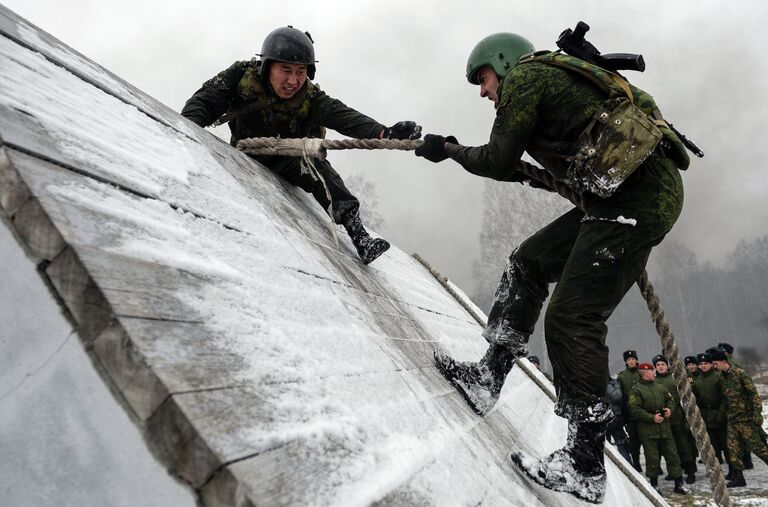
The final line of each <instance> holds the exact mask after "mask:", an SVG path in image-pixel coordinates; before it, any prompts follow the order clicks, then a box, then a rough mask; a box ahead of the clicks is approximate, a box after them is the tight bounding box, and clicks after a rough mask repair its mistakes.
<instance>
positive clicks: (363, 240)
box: [181, 26, 421, 264]
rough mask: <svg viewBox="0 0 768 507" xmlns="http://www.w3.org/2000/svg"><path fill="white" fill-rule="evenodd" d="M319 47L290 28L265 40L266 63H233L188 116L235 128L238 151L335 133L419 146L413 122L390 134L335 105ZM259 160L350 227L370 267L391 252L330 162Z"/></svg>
mask: <svg viewBox="0 0 768 507" xmlns="http://www.w3.org/2000/svg"><path fill="white" fill-rule="evenodd" d="M313 44H314V42H313V41H312V38H311V37H310V36H309V33H308V32H302V31H300V30H297V29H296V28H293V27H291V26H288V27H282V28H278V29H276V30H273V31H272V32H271V33H270V34H269V35H267V37H266V38H265V39H264V43H263V44H262V49H261V55H260V56H261V58H260V59H253V60H249V61H239V62H235V63H233V64H232V65H231V66H230V67H229V68H227V69H226V70H223V71H222V72H220V73H219V74H217V75H216V76H214V77H213V78H211V79H210V80H208V81H206V82H205V83H204V84H203V86H202V87H201V88H200V89H199V90H198V91H196V92H195V93H194V95H192V97H191V98H190V99H189V100H187V103H186V104H185V105H184V108H183V109H182V111H181V114H182V115H183V116H185V117H186V118H188V119H190V120H191V121H193V122H194V123H196V124H197V125H199V126H201V127H206V126H209V125H212V124H216V125H218V124H223V123H228V124H229V128H230V130H231V132H232V137H231V141H230V142H231V144H232V145H233V146H234V145H235V144H236V143H237V141H239V140H241V139H245V138H249V137H281V138H300V137H315V138H317V137H325V129H326V128H330V129H333V130H336V131H338V132H340V133H342V134H344V135H347V136H350V137H355V138H359V139H383V138H386V139H418V138H419V137H421V127H420V126H418V125H416V123H415V122H412V121H401V122H397V123H396V124H394V125H393V126H391V127H385V126H384V125H382V124H381V123H379V122H377V121H375V120H374V119H372V118H369V117H368V116H365V115H364V114H361V113H359V112H357V111H355V110H354V109H352V108H350V107H348V106H346V105H345V104H344V103H342V102H341V101H339V100H337V99H334V98H331V97H330V96H328V95H326V94H325V93H324V92H323V91H321V90H320V87H319V86H318V85H316V84H315V83H313V82H312V81H311V80H312V79H314V78H315V70H316V69H315V64H316V61H315V50H314V47H313ZM254 158H255V159H256V160H258V161H259V162H261V163H262V164H263V165H264V166H266V167H267V168H269V169H270V170H272V171H273V172H275V173H276V174H278V175H280V176H281V177H283V178H284V179H285V180H286V181H288V182H289V183H291V184H292V185H296V186H298V187H300V188H302V189H303V190H304V191H306V192H309V193H311V194H312V195H313V196H314V198H315V200H317V202H319V203H320V205H321V206H322V207H323V209H324V210H325V211H326V213H328V215H329V216H330V217H331V219H332V220H333V221H334V222H335V223H337V224H341V225H343V226H344V227H345V228H346V230H347V233H348V234H349V237H350V239H351V240H352V243H353V244H354V246H355V249H356V250H357V253H358V255H359V256H360V258H361V260H362V261H363V262H364V263H365V264H368V263H370V262H372V261H373V260H375V259H376V258H377V257H379V256H380V255H381V254H382V253H384V252H385V251H386V250H387V249H388V248H389V243H388V242H387V241H386V240H384V239H382V238H375V239H374V238H372V237H371V236H370V235H369V234H368V232H367V231H366V229H365V227H364V226H363V223H362V221H361V219H360V213H359V208H360V202H359V201H358V199H357V198H356V197H355V196H354V195H352V193H351V192H350V191H349V190H348V189H347V187H346V186H345V185H344V181H343V180H342V179H341V176H339V174H338V173H337V172H336V171H335V170H334V169H333V167H332V166H331V164H330V163H328V161H327V160H320V159H312V163H311V164H305V163H303V161H302V159H301V158H300V157H286V156H256V157H254Z"/></svg>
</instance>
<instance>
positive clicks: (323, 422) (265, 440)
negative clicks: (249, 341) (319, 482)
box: [147, 372, 468, 487]
mask: <svg viewBox="0 0 768 507" xmlns="http://www.w3.org/2000/svg"><path fill="white" fill-rule="evenodd" d="M409 375H410V373H409V372H387V373H386V374H376V375H373V376H369V377H361V376H354V377H328V378H323V379H318V380H317V382H315V383H306V384H274V385H259V386H255V387H251V388H237V389H222V390H215V391H202V392H195V393H185V394H178V395H173V396H171V398H169V399H168V400H166V402H165V403H164V404H163V405H162V406H161V407H160V408H159V409H158V410H157V411H156V412H155V414H154V415H153V416H152V417H151V418H150V420H149V421H148V423H147V424H148V428H150V430H151V431H150V434H151V435H152V439H153V440H156V443H155V445H156V446H159V447H158V449H160V447H162V446H164V447H163V449H162V455H163V456H166V457H167V459H168V460H169V462H170V463H172V464H173V468H174V469H175V470H177V471H178V472H179V474H180V476H181V477H182V478H183V479H184V480H185V481H188V482H190V483H191V484H193V485H195V486H196V487H199V486H201V485H202V484H204V483H205V482H206V481H207V480H208V479H209V477H210V476H211V475H212V474H213V473H214V472H215V471H216V470H217V469H218V468H219V466H221V465H223V464H225V463H228V462H231V461H240V460H243V459H244V458H247V459H250V458H248V456H251V455H261V454H263V453H265V452H267V451H269V450H271V449H278V448H283V447H284V446H286V445H288V444H289V443H290V442H293V441H295V440H298V441H305V439H306V438H310V439H311V438H313V437H312V435H314V434H316V433H317V432H319V434H321V435H322V434H324V433H326V432H330V433H333V432H334V431H337V430H336V428H344V427H349V429H353V428H357V427H358V426H357V425H358V422H355V420H356V416H355V414H356V413H371V414H373V415H374V417H375V419H376V422H375V424H376V425H382V424H385V423H386V425H388V426H390V427H398V426H399V427H401V428H403V431H404V432H408V431H409V428H410V427H411V426H412V425H413V424H417V425H420V427H423V428H425V429H427V428H431V427H433V425H434V424H435V419H434V418H432V417H430V416H429V415H430V414H431V415H434V414H435V409H434V408H433V407H432V405H433V404H434V403H435V399H434V398H432V397H431V396H430V395H429V394H426V393H423V392H422V393H420V392H416V391H413V390H411V389H410V388H408V385H409V384H408V381H407V380H406V377H408V376H409ZM411 382H413V379H411ZM391 388H396V389H398V390H399V391H392V390H391ZM393 392H399V393H402V394H403V397H402V398H401V399H397V400H393V399H392V398H391V394H392V393H393ZM322 393H325V394H322ZM330 393H333V396H331V397H330V398H329V397H328V396H329V394H330ZM443 393H445V394H447V398H448V400H447V401H445V402H443V401H437V403H448V404H450V405H451V406H453V407H459V406H461V405H465V404H464V402H463V401H462V400H460V399H459V395H458V394H457V393H456V392H455V390H453V389H449V390H448V391H447V392H446V391H443ZM313 395H317V397H313ZM292 396H301V398H296V399H293V398H292ZM444 397H445V396H442V393H441V394H440V395H438V398H440V399H442V398H444ZM452 398H455V399H452ZM426 399H430V402H429V404H428V405H429V407H430V408H426V405H425V404H424V400H426ZM294 403H295V404H298V405H301V406H293V404H294ZM289 406H290V407H291V411H290V412H286V409H287V408H288V407H289ZM349 406H355V407H356V408H355V411H354V412H349V408H348V407H349ZM451 410H453V409H451ZM406 412H407V416H406ZM222 414H227V417H221V415H222ZM414 414H420V415H419V416H418V418H417V419H415V420H412V419H411V415H414ZM451 414H452V417H451V418H450V420H449V419H448V418H447V417H441V419H442V420H443V422H446V421H447V422H448V424H451V425H453V424H456V422H457V421H461V418H459V419H455V418H454V417H453V412H451ZM466 415H468V413H465V417H466ZM350 418H351V419H350ZM404 418H407V419H404ZM359 422H360V424H362V426H360V427H359V429H361V430H364V427H365V425H366V424H367V422H366V421H359ZM350 424H351V426H349V425H350ZM355 431H356V430H355ZM181 447H186V448H188V449H192V450H191V451H189V450H183V449H180V448H181ZM206 453H210V455H207V456H205V454H206ZM192 457H194V459H192Z"/></svg>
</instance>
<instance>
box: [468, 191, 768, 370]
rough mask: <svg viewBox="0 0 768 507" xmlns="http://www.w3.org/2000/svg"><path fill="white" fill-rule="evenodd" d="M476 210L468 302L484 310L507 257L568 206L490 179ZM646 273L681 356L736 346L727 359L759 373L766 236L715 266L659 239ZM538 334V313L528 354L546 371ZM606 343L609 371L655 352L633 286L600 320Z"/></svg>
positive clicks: (763, 352)
mask: <svg viewBox="0 0 768 507" xmlns="http://www.w3.org/2000/svg"><path fill="white" fill-rule="evenodd" d="M484 204H485V209H484V212H483V219H482V225H481V227H482V228H481V232H480V237H479V240H480V258H479V259H478V260H477V261H476V262H475V265H474V273H475V280H476V282H477V285H476V288H475V290H474V292H473V293H472V299H473V300H474V301H475V303H476V304H477V305H478V306H480V308H482V309H483V310H484V311H486V312H487V311H488V310H489V309H490V307H491V303H492V301H493V295H494V292H495V290H496V284H497V283H498V281H499V277H500V276H501V273H502V270H503V268H504V265H505V263H506V260H507V258H508V257H509V255H510V253H511V252H512V251H513V250H514V248H515V247H517V246H518V245H519V244H520V243H521V242H522V241H523V240H524V239H525V238H527V237H528V236H529V235H530V234H532V233H534V232H535V231H537V230H538V229H539V228H541V227H543V226H544V225H546V224H547V223H549V222H550V221H551V220H552V219H554V218H556V217H557V216H559V215H561V214H562V213H564V212H565V211H567V210H568V209H570V205H569V204H568V203H567V202H565V200H564V199H562V198H561V197H560V196H558V195H556V194H547V193H545V192H542V191H540V190H533V189H530V188H527V187H523V186H521V185H520V184H514V183H506V184H505V183H499V182H494V181H489V182H488V183H487V184H486V187H485V192H484ZM649 275H650V279H651V281H652V282H653V283H654V285H655V287H656V290H657V292H658V293H659V296H660V298H661V302H662V305H663V307H664V310H665V311H666V314H667V318H668V320H669V323H670V325H671V328H672V331H673V333H674V335H675V338H676V340H677V343H678V346H679V348H680V351H681V354H682V355H683V356H686V355H695V354H697V353H700V352H704V351H705V350H706V349H707V348H709V347H711V346H713V345H716V344H717V343H719V342H727V343H730V344H731V345H733V346H734V347H735V348H736V350H735V353H734V356H735V357H736V358H737V360H738V361H739V362H740V363H741V364H742V365H744V366H745V367H746V368H747V369H748V370H749V371H750V373H752V374H753V375H759V374H760V373H761V367H760V364H761V363H766V362H768V300H766V298H765V296H764V295H765V293H766V287H768V237H763V238H758V239H754V240H749V241H746V240H745V241H741V242H740V243H739V244H738V245H736V246H735V247H734V250H733V251H732V253H731V254H730V255H729V256H728V258H727V260H726V262H725V263H724V264H723V265H722V266H714V265H713V264H712V263H710V262H702V261H700V260H699V259H698V258H697V256H696V253H695V252H693V251H691V250H689V249H688V248H686V247H685V246H683V245H681V244H680V243H677V242H675V241H674V240H670V239H667V240H665V242H664V243H662V244H661V245H660V246H658V247H657V248H656V249H654V251H653V254H652V256H651V262H650V263H649ZM542 328H543V314H542V317H541V318H540V320H539V323H538V325H537V328H536V331H535V333H534V336H532V338H531V347H530V348H531V353H532V354H536V355H539V356H540V358H541V360H542V363H543V366H544V368H545V369H548V367H549V365H548V359H547V357H546V348H545V345H544V339H543V329H542ZM607 343H608V345H609V347H610V350H611V352H610V365H611V372H612V373H617V372H618V371H620V370H621V369H623V367H624V366H623V361H622V357H621V354H622V352H623V351H624V350H626V349H634V350H637V352H638V354H639V356H640V359H641V361H650V359H651V357H652V356H653V355H655V354H659V353H661V345H660V341H659V338H658V335H657V333H656V331H655V329H654V327H653V324H652V322H651V319H650V313H649V311H648V309H647V307H646V305H645V302H644V300H643V299H642V297H641V295H640V291H639V290H638V289H637V287H633V288H632V289H630V291H629V293H628V295H627V297H626V298H625V299H624V301H623V302H622V304H621V305H620V306H619V308H618V309H617V310H616V312H615V313H614V315H613V316H612V317H611V319H610V320H609V321H608V338H607ZM766 370H768V366H767V367H766Z"/></svg>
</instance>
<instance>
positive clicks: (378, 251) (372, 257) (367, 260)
mask: <svg viewBox="0 0 768 507" xmlns="http://www.w3.org/2000/svg"><path fill="white" fill-rule="evenodd" d="M390 246H391V245H390V244H389V242H388V241H385V242H384V244H383V245H382V246H381V247H379V248H377V249H376V250H373V251H372V252H369V255H367V256H366V257H365V258H363V257H360V260H361V261H363V264H365V265H368V264H370V263H372V262H373V261H375V260H376V259H378V258H379V257H381V254H383V253H384V252H386V251H387V250H389V247H390ZM358 255H360V253H359V252H358Z"/></svg>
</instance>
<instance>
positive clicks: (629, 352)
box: [624, 350, 637, 363]
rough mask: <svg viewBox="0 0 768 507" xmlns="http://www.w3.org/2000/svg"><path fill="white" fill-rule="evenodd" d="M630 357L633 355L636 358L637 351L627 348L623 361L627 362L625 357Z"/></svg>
mask: <svg viewBox="0 0 768 507" xmlns="http://www.w3.org/2000/svg"><path fill="white" fill-rule="evenodd" d="M630 357H634V358H635V359H637V351H634V350H627V351H625V352H624V362H625V363H626V362H627V359H629V358H630Z"/></svg>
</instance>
